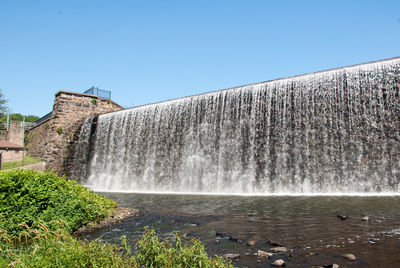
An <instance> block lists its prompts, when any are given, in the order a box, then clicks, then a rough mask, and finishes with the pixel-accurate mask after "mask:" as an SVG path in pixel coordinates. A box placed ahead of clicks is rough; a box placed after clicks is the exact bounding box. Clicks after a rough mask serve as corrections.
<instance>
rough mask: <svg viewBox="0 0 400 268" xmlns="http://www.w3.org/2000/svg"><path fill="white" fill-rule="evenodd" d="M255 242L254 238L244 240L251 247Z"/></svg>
mask: <svg viewBox="0 0 400 268" xmlns="http://www.w3.org/2000/svg"><path fill="white" fill-rule="evenodd" d="M256 244H257V242H256V240H249V241H247V242H246V245H248V246H251V247H252V246H255V245H256Z"/></svg>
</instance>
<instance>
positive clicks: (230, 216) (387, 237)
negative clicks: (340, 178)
mask: <svg viewBox="0 0 400 268" xmlns="http://www.w3.org/2000/svg"><path fill="white" fill-rule="evenodd" d="M101 194H102V195H104V196H106V197H108V198H111V199H113V200H115V201H117V202H118V203H119V204H120V206H121V207H127V208H136V209H139V210H140V213H139V215H138V216H135V217H132V218H130V219H128V220H126V221H124V222H121V223H118V224H116V225H113V226H110V227H108V228H106V229H103V230H101V231H98V232H95V233H91V234H89V235H86V236H85V238H88V239H94V238H98V237H101V239H102V240H103V241H108V242H113V243H118V241H119V238H120V237H121V236H122V235H126V236H127V237H128V241H129V242H130V243H132V245H133V244H134V243H135V241H137V239H138V237H140V235H141V234H142V233H143V230H144V227H150V228H154V229H155V230H156V231H157V233H158V234H159V235H160V236H161V237H163V238H171V237H173V233H174V232H177V233H179V234H180V235H183V236H186V237H188V238H191V237H195V238H200V239H201V240H202V241H203V242H204V243H205V245H206V248H207V252H208V253H209V255H215V254H219V255H223V254H226V253H239V254H240V255H241V256H240V258H239V260H238V261H236V262H234V265H236V266H239V267H243V266H246V267H269V266H270V265H271V263H272V262H273V261H274V260H276V259H283V260H285V261H286V264H287V266H288V267H311V266H313V265H329V264H333V263H337V264H340V265H341V267H366V266H368V267H400V196H398V195H397V196H396V195H394V196H377V195H376V196H374V195H369V196H287V195H286V196H279V195H274V196H223V195H222V196H221V195H176V194H175V195H174V194H167V195H166V194H140V193H111V192H107V193H101ZM337 215H345V216H347V219H345V220H341V219H340V218H338V217H337ZM365 216H368V217H369V221H363V220H362V218H363V217H365ZM250 240H255V242H256V244H255V245H254V246H248V245H246V242H248V241H250ZM272 241H273V242H274V243H276V244H280V245H282V246H285V247H287V248H288V249H293V256H291V254H275V255H274V256H273V257H272V258H270V259H268V260H265V259H260V258H258V257H257V256H254V253H256V252H257V250H259V249H260V250H264V251H267V252H269V251H270V248H272V247H274V246H273V244H274V243H272ZM346 253H352V254H354V255H355V256H356V257H357V260H356V261H350V260H347V259H345V258H343V257H342V256H341V255H342V254H346Z"/></svg>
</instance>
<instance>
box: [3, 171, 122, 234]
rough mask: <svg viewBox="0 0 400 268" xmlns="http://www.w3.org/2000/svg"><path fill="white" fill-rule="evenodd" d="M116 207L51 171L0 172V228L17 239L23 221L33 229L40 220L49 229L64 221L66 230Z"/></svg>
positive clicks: (92, 219) (71, 229) (110, 201)
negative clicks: (57, 222)
mask: <svg viewBox="0 0 400 268" xmlns="http://www.w3.org/2000/svg"><path fill="white" fill-rule="evenodd" d="M116 206H117V203H115V202H114V201H112V200H109V199H107V198H105V197H103V196H101V195H98V194H95V193H94V192H92V191H90V190H88V189H87V188H85V187H83V186H81V185H79V184H77V183H76V182H75V181H71V180H69V181H67V180H66V178H65V177H58V176H57V175H55V174H53V173H51V172H34V171H32V170H22V169H17V170H11V171H4V172H1V173H0V229H3V230H5V231H6V232H7V233H8V235H10V236H11V237H13V238H18V237H20V236H21V235H22V234H23V231H24V227H23V226H21V225H20V224H19V223H25V224H26V225H27V226H28V227H29V228H37V227H38V226H39V224H40V222H42V223H45V224H47V225H48V226H49V228H50V229H51V230H55V229H56V228H58V226H55V225H54V224H53V221H54V220H62V221H64V222H65V226H64V227H63V229H65V230H66V231H67V232H72V231H74V230H75V229H77V228H78V227H80V226H82V225H84V224H87V223H89V222H92V221H99V220H101V219H103V218H105V217H107V216H108V215H109V214H110V213H111V212H112V211H113V209H114V208H115V207H116Z"/></svg>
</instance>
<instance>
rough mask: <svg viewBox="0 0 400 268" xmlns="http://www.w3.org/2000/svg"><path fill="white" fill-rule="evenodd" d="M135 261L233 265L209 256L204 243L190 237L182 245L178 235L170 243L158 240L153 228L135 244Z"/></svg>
mask: <svg viewBox="0 0 400 268" xmlns="http://www.w3.org/2000/svg"><path fill="white" fill-rule="evenodd" d="M137 248H138V253H137V255H136V256H135V259H136V262H137V263H138V264H140V265H142V266H145V267H233V266H232V265H231V264H230V263H229V261H227V260H224V259H223V258H222V257H220V256H216V257H215V258H210V257H208V255H207V252H206V250H205V248H204V244H203V243H202V242H201V241H199V240H197V239H192V240H190V241H189V242H188V243H186V244H184V245H182V241H181V239H180V237H179V236H177V237H176V239H175V243H174V244H173V245H171V243H169V242H168V241H167V240H165V241H162V242H160V241H159V239H158V238H157V236H156V235H154V230H151V231H149V230H147V229H146V231H145V233H144V234H143V236H142V238H141V239H140V241H139V242H138V244H137Z"/></svg>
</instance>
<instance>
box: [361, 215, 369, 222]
mask: <svg viewBox="0 0 400 268" xmlns="http://www.w3.org/2000/svg"><path fill="white" fill-rule="evenodd" d="M361 220H362V221H369V217H368V216H365V217H362V219H361Z"/></svg>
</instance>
